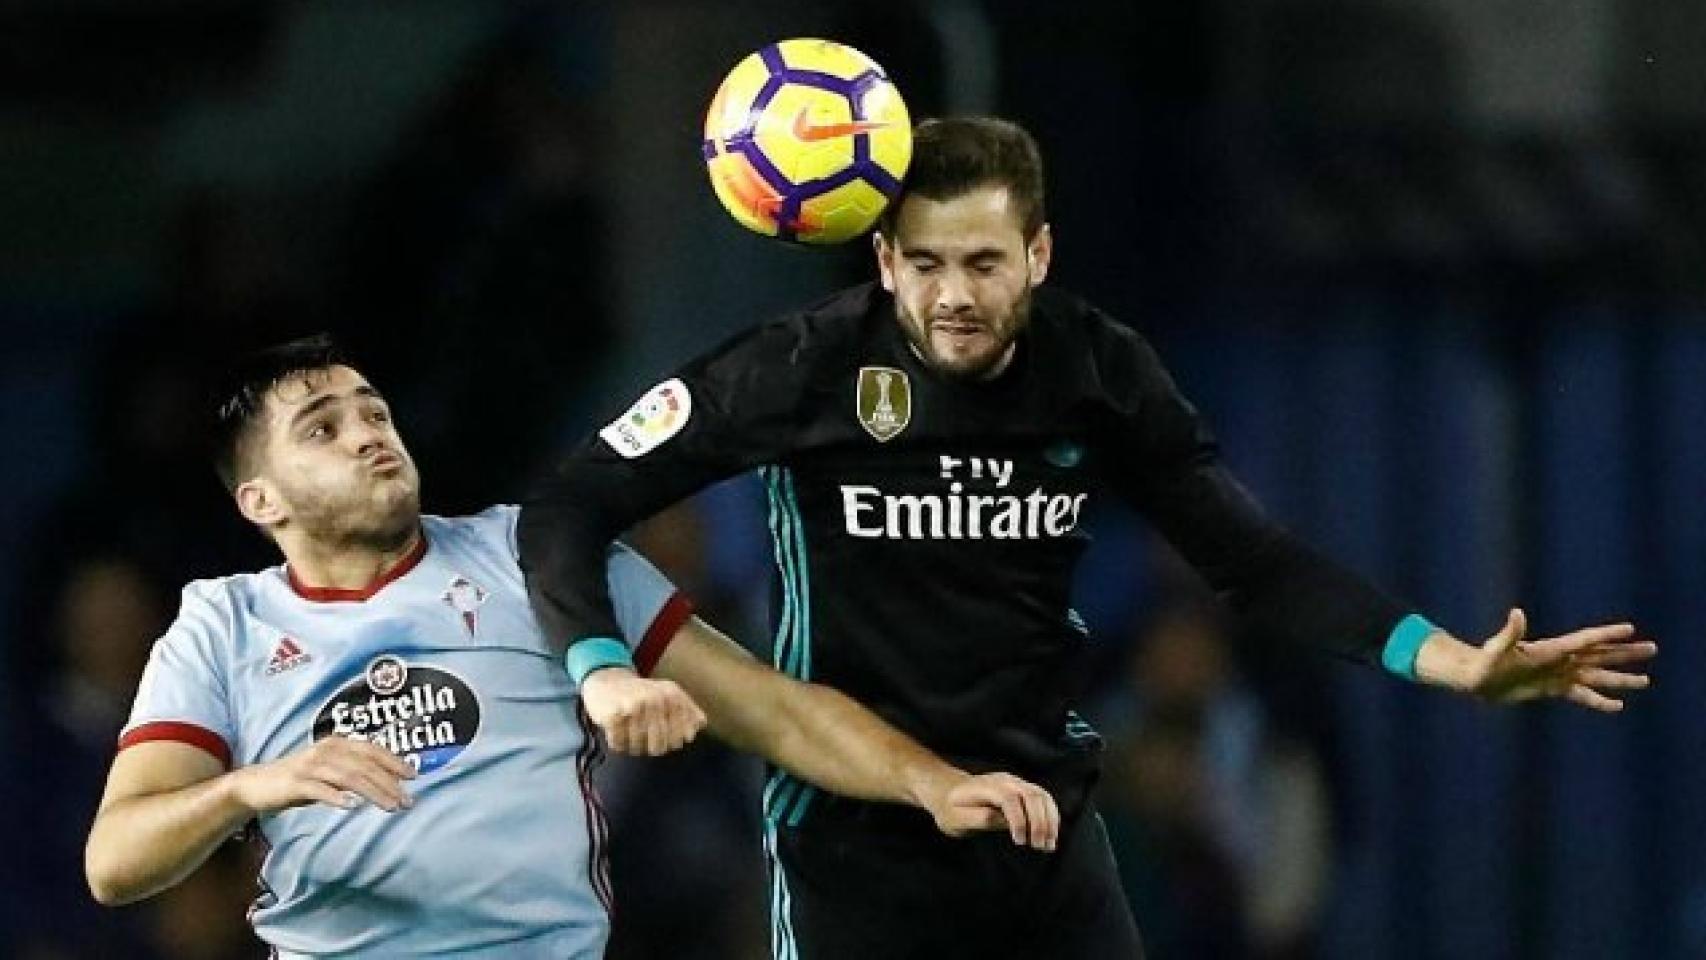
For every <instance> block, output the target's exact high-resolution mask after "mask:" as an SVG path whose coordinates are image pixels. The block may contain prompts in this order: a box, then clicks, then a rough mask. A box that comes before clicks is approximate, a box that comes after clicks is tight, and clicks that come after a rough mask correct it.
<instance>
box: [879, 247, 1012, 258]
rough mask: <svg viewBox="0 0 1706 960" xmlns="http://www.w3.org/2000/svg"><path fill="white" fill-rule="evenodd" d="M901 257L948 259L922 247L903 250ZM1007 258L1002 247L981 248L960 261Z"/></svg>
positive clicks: (965, 255) (964, 255)
mask: <svg viewBox="0 0 1706 960" xmlns="http://www.w3.org/2000/svg"><path fill="white" fill-rule="evenodd" d="M900 255H901V256H902V257H904V258H906V259H908V260H945V259H947V258H946V257H944V256H942V255H941V254H940V253H937V252H936V251H934V250H930V249H927V248H921V247H914V248H912V249H910V250H902V251H901V252H900ZM1006 256H1007V251H1005V250H1002V249H1001V248H1000V247H979V248H977V249H976V250H973V251H971V252H969V253H966V254H963V255H962V256H961V257H960V259H962V260H999V259H1002V258H1004V257H1006Z"/></svg>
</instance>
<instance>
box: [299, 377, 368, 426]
mask: <svg viewBox="0 0 1706 960" xmlns="http://www.w3.org/2000/svg"><path fill="white" fill-rule="evenodd" d="M344 396H345V395H344V394H338V393H327V394H322V395H321V396H319V397H316V398H315V399H313V400H310V401H308V402H307V403H306V404H303V406H302V409H300V410H298V411H296V413H295V414H293V415H292V416H291V418H290V427H291V429H293V430H294V429H295V428H296V425H297V424H299V423H301V422H302V421H304V420H306V419H308V418H309V417H312V416H313V415H315V414H316V413H319V412H320V411H322V410H324V409H326V408H327V407H329V406H331V405H332V404H334V403H337V402H338V401H339V400H341V399H343V397H344ZM349 396H353V397H358V398H360V397H370V398H372V399H374V400H379V401H381V402H383V401H384V399H385V398H384V397H382V396H380V395H379V391H378V390H375V389H374V388H373V387H371V386H369V385H367V384H362V385H361V386H359V387H356V388H355V389H354V390H351V391H350V392H349Z"/></svg>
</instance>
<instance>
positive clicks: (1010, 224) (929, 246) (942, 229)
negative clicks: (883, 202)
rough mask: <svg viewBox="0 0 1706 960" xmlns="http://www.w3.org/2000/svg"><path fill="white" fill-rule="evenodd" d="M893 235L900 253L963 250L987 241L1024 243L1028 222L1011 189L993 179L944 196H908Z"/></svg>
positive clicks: (1005, 244)
mask: <svg viewBox="0 0 1706 960" xmlns="http://www.w3.org/2000/svg"><path fill="white" fill-rule="evenodd" d="M894 239H895V244H896V247H897V248H898V249H899V251H900V253H901V254H902V255H906V254H908V253H931V254H935V255H937V256H944V257H953V256H964V255H968V254H971V253H974V252H976V251H978V250H980V249H984V248H988V247H997V248H1000V249H1003V250H1005V249H1008V248H1013V247H1018V248H1023V247H1024V244H1025V234H1024V222H1023V219H1022V217H1021V216H1020V213H1019V210H1018V207H1017V205H1016V204H1014V202H1013V196H1012V194H1011V192H1010V191H1008V189H1007V188H1006V187H1004V186H1001V185H999V184H989V185H986V186H980V187H973V188H972V189H970V190H968V191H966V192H965V193H962V194H959V195H957V196H953V197H948V198H945V199H940V200H937V199H932V198H930V197H921V196H908V197H906V198H905V199H904V200H902V202H901V207H900V210H899V212H898V213H897V215H896V216H895V238H894Z"/></svg>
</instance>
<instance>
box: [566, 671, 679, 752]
mask: <svg viewBox="0 0 1706 960" xmlns="http://www.w3.org/2000/svg"><path fill="white" fill-rule="evenodd" d="M598 708H599V710H598V713H596V714H594V716H593V721H594V722H595V723H597V724H598V725H599V727H600V728H601V729H602V730H603V731H604V736H605V739H606V740H607V741H608V742H609V744H610V749H611V750H612V751H613V752H615V753H625V754H630V755H633V756H640V757H660V756H663V755H664V754H666V753H671V752H673V751H676V750H679V749H681V748H682V747H684V746H686V745H687V744H689V743H691V742H692V741H693V738H694V737H696V736H698V735H699V731H700V730H702V729H704V727H705V712H704V711H703V710H701V709H699V705H698V704H697V703H695V702H694V701H693V698H692V697H690V696H688V695H687V692H686V691H685V690H683V689H681V687H680V686H678V685H677V684H675V683H674V682H672V681H669V680H646V679H640V678H632V679H630V680H628V681H627V682H626V683H625V685H624V686H623V687H622V688H621V690H620V691H619V692H616V693H612V694H611V695H610V696H609V697H606V698H604V699H603V700H602V701H601V702H600V703H599V704H598ZM590 710H591V703H590V702H589V712H590Z"/></svg>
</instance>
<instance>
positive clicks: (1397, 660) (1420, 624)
mask: <svg viewBox="0 0 1706 960" xmlns="http://www.w3.org/2000/svg"><path fill="white" fill-rule="evenodd" d="M1438 629H1439V628H1438V627H1436V626H1434V625H1433V622H1432V621H1430V620H1429V619H1428V618H1427V617H1424V616H1422V615H1421V614H1419V613H1412V614H1410V615H1409V616H1407V617H1405V618H1404V619H1402V620H1400V621H1398V625H1397V626H1396V627H1393V628H1392V633H1391V634H1390V635H1388V636H1387V638H1386V646H1385V647H1384V648H1383V649H1382V650H1381V651H1380V665H1381V666H1383V667H1385V668H1386V671H1387V672H1388V673H1391V674H1393V675H1394V676H1399V677H1403V678H1404V679H1405V680H1414V679H1416V656H1417V655H1418V654H1420V653H1421V652H1422V644H1423V643H1424V642H1426V641H1427V639H1428V634H1430V633H1433V632H1434V631H1435V630H1438Z"/></svg>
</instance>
